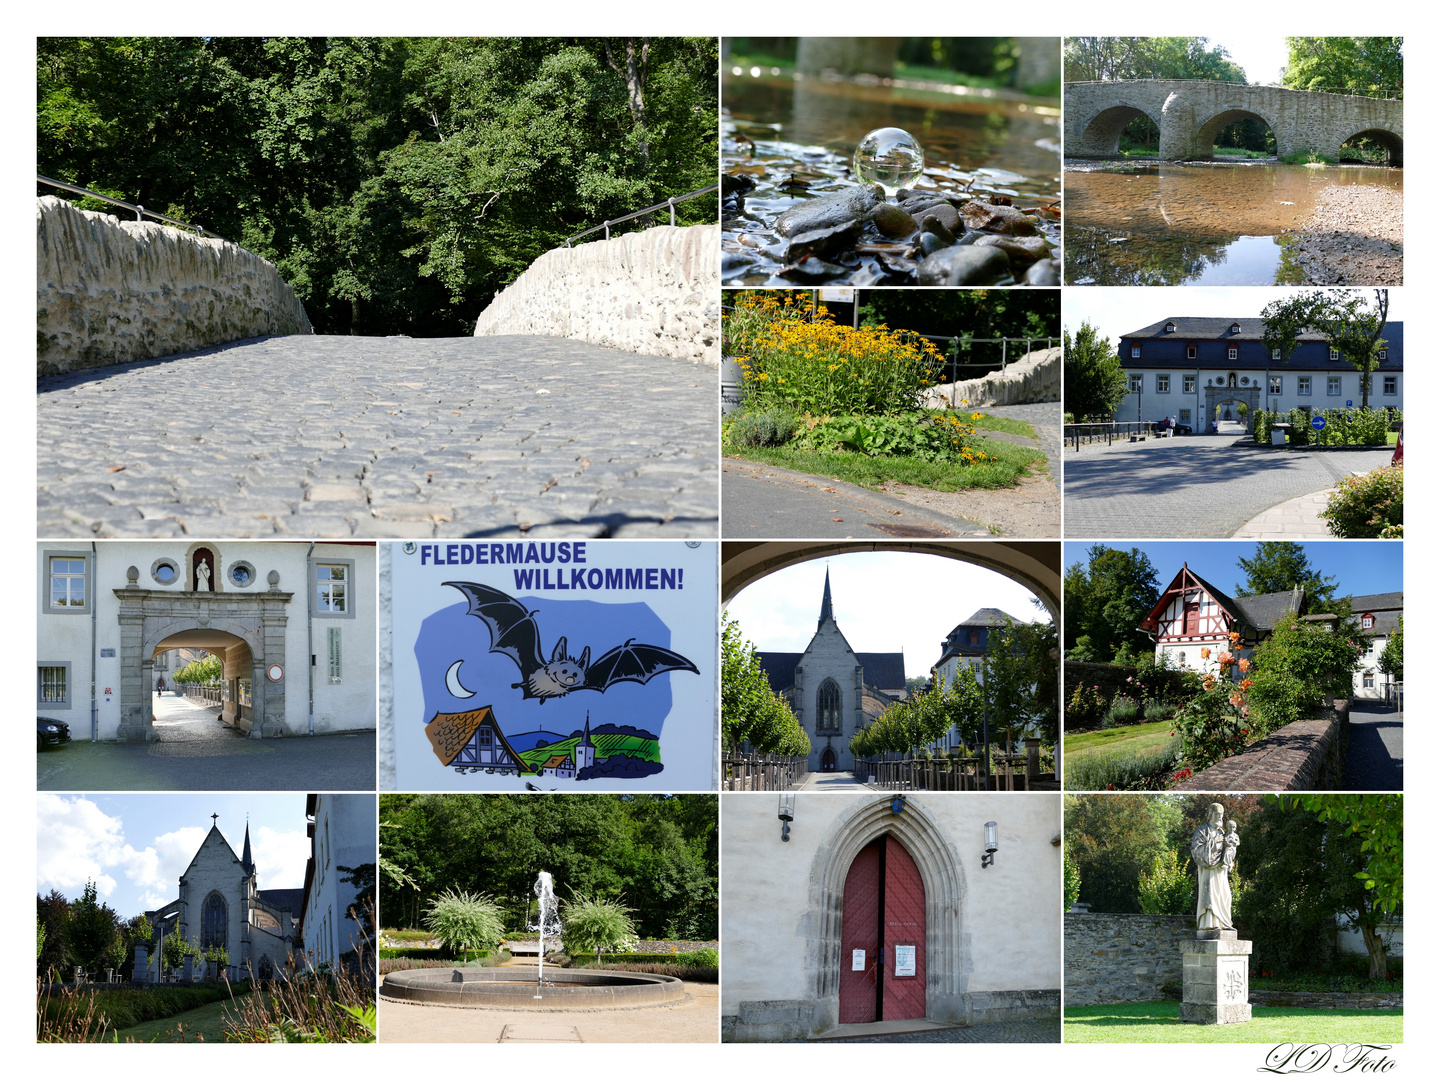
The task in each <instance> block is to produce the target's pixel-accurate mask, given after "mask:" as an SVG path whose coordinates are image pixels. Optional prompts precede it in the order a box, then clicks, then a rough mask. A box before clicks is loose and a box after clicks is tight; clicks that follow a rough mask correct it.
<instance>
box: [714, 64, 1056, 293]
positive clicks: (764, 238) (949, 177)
mask: <svg viewBox="0 0 1440 1080" xmlns="http://www.w3.org/2000/svg"><path fill="white" fill-rule="evenodd" d="M721 93H722V98H721V103H722V106H723V110H722V125H721V130H722V140H721V163H722V167H723V168H724V171H725V172H727V173H732V174H741V175H745V176H748V177H749V178H750V179H752V180H754V181H755V183H756V186H755V188H754V189H753V190H752V191H750V192H749V193H748V194H747V196H746V198H745V204H744V207H745V212H746V216H745V217H736V218H730V217H727V218H726V219H725V220H724V221H723V223H722V245H723V250H724V251H726V252H727V253H728V254H729V256H730V257H729V258H728V259H727V260H726V264H727V269H726V271H725V274H724V278H725V283H726V284H727V285H766V284H776V285H779V284H793V282H787V281H785V280H783V279H780V278H777V277H776V276H775V275H776V274H777V273H778V271H779V270H780V269H781V263H780V262H779V261H778V260H776V259H775V258H774V257H773V256H772V254H771V253H770V252H769V251H768V250H767V245H768V244H769V242H770V241H771V240H773V236H772V234H771V233H770V230H769V225H770V223H772V222H773V221H774V219H775V218H776V217H778V216H779V215H780V214H781V213H782V212H783V211H785V210H787V209H789V208H790V207H791V206H794V205H795V204H796V203H798V202H800V201H802V200H804V199H806V198H812V197H814V196H817V195H823V194H826V193H829V192H832V191H839V190H841V189H843V188H846V187H849V186H851V185H853V184H854V183H855V182H856V181H855V178H854V176H853V175H852V174H851V168H850V159H851V156H852V155H853V154H854V151H855V144H856V143H858V142H859V141H860V139H861V138H862V137H863V136H864V135H865V134H866V133H867V132H869V131H872V130H874V129H875V128H881V127H899V128H904V129H905V130H906V131H908V132H910V134H911V135H913V136H914V137H915V138H916V139H917V140H919V142H920V144H921V145H922V146H923V147H924V148H925V173H924V175H923V177H922V178H921V179H920V180H919V181H917V182H916V183H915V184H914V185H913V186H914V187H915V189H916V190H922V189H925V188H934V189H938V190H941V191H962V190H963V191H968V192H970V193H972V194H976V195H982V196H984V195H1000V196H1006V197H1009V198H1012V199H1014V203H1015V205H1016V206H1017V207H1021V206H1036V205H1041V204H1044V203H1058V201H1059V198H1060V156H1059V151H1060V126H1059V120H1060V110H1059V106H1058V103H1055V102H1049V101H1043V100H1038V99H1021V98H1018V97H1016V96H1014V95H1000V94H994V93H988V94H987V93H985V92H980V91H971V92H968V93H957V92H946V91H941V90H930V89H924V88H918V87H917V88H910V87H899V86H893V85H884V84H882V83H879V82H876V83H874V84H867V83H864V82H859V81H856V80H832V79H816V78H811V79H795V78H792V77H791V76H789V75H786V74H778V75H777V74H772V73H770V72H769V71H768V70H765V71H761V72H759V73H758V74H755V75H752V74H750V73H749V72H748V71H747V72H745V73H743V74H740V75H736V74H735V73H734V72H733V70H731V69H727V70H726V73H725V78H724V82H723V85H722V91H721ZM1042 232H1046V233H1047V235H1051V236H1052V239H1053V240H1054V241H1055V242H1056V243H1057V244H1058V242H1059V239H1060V236H1059V225H1058V222H1057V223H1055V224H1053V226H1052V225H1051V224H1049V223H1045V224H1044V226H1043V227H1042ZM844 283H845V282H844V280H837V281H832V282H827V284H844Z"/></svg>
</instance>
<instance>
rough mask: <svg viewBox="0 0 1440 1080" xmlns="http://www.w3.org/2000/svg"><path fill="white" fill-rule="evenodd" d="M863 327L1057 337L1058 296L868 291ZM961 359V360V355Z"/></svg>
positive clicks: (1003, 292)
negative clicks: (882, 324)
mask: <svg viewBox="0 0 1440 1080" xmlns="http://www.w3.org/2000/svg"><path fill="white" fill-rule="evenodd" d="M862 296H863V301H862V303H861V305H860V316H861V319H860V321H861V324H862V325H864V326H878V325H879V324H881V323H884V324H885V325H886V326H890V327H903V328H905V329H906V330H914V331H915V332H916V333H919V334H934V335H937V336H942V337H958V338H965V339H971V338H1001V337H1012V338H1014V337H1032V338H1040V337H1058V336H1059V334H1060V298H1059V297H1057V296H1053V295H1045V296H1029V295H1027V294H1024V293H1023V292H1022V291H1016V290H1014V289H953V290H945V291H944V292H942V293H937V292H936V291H935V290H925V289H866V290H865V291H864V293H863V294H862ZM962 358H963V357H962Z"/></svg>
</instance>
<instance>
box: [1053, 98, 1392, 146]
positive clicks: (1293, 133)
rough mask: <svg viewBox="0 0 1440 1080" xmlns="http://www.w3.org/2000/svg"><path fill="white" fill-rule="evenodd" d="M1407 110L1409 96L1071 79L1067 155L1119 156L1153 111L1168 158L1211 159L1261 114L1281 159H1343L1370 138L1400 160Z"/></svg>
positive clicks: (1067, 100) (1066, 132)
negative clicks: (1222, 138)
mask: <svg viewBox="0 0 1440 1080" xmlns="http://www.w3.org/2000/svg"><path fill="white" fill-rule="evenodd" d="M1404 108H1405V103H1404V102H1403V101H1387V100H1384V99H1379V98H1368V97H1357V96H1351V95H1347V94H1320V93H1315V92H1314V91H1309V90H1285V89H1282V88H1281V87H1278V86H1243V85H1240V84H1238V83H1224V82H1210V81H1204V80H1183V79H1133V80H1126V81H1116V82H1077V83H1066V84H1065V156H1066V157H1081V158H1084V157H1112V156H1114V155H1116V154H1118V153H1119V148H1120V133H1121V132H1122V131H1124V130H1125V125H1126V124H1128V123H1129V122H1130V121H1131V120H1133V119H1134V118H1135V117H1137V116H1148V117H1149V118H1150V119H1151V120H1153V121H1154V122H1155V125H1156V127H1158V128H1159V129H1160V153H1159V157H1160V159H1161V160H1162V161H1193V160H1204V159H1208V158H1210V157H1212V156H1213V153H1214V151H1213V147H1214V145H1215V138H1216V136H1217V135H1219V134H1220V132H1221V131H1223V130H1224V129H1225V128H1226V127H1228V126H1229V125H1231V124H1233V123H1235V122H1236V121H1238V120H1246V119H1250V118H1254V119H1257V120H1260V121H1261V122H1263V123H1264V124H1266V125H1267V126H1268V127H1269V128H1270V130H1271V131H1273V132H1274V133H1275V149H1276V153H1277V154H1278V155H1279V156H1280V157H1285V156H1287V155H1289V154H1293V153H1299V152H1302V151H1306V150H1313V151H1316V152H1318V153H1321V154H1325V155H1327V156H1329V157H1331V158H1335V157H1338V156H1339V152H1340V147H1341V146H1342V145H1343V144H1344V143H1346V142H1348V141H1349V140H1350V139H1353V138H1355V136H1357V135H1365V136H1367V137H1369V138H1371V139H1374V140H1375V141H1376V142H1378V143H1380V144H1381V145H1382V146H1384V147H1385V149H1386V150H1387V151H1388V152H1389V160H1390V164H1391V165H1399V164H1401V157H1402V154H1401V150H1402V146H1403V142H1404V135H1405V130H1404Z"/></svg>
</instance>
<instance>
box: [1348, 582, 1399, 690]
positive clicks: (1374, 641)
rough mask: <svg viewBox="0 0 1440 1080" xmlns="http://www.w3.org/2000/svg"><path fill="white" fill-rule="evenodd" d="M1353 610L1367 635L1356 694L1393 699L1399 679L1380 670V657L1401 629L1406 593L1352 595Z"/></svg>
mask: <svg viewBox="0 0 1440 1080" xmlns="http://www.w3.org/2000/svg"><path fill="white" fill-rule="evenodd" d="M1350 612H1351V614H1352V615H1354V616H1355V618H1356V619H1357V620H1358V621H1359V623H1360V630H1361V632H1362V633H1363V634H1364V635H1365V651H1364V652H1363V653H1362V654H1361V656H1360V670H1358V671H1357V672H1355V689H1354V696H1355V697H1357V698H1365V699H1369V700H1377V701H1390V700H1393V698H1394V692H1395V690H1394V688H1395V683H1396V680H1395V679H1394V678H1392V677H1391V676H1389V675H1386V674H1385V673H1384V672H1383V671H1381V670H1380V656H1381V654H1382V653H1384V651H1385V646H1386V644H1387V643H1388V642H1389V640H1390V639H1391V638H1392V637H1394V636H1395V634H1396V633H1397V632H1398V631H1399V629H1400V620H1401V618H1402V617H1403V616H1404V615H1405V594H1404V593H1403V592H1389V593H1374V594H1371V595H1369V596H1352V597H1351V598H1350Z"/></svg>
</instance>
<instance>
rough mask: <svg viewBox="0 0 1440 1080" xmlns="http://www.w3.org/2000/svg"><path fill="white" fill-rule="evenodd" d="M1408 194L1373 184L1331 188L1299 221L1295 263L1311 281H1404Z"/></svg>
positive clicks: (1334, 282)
mask: <svg viewBox="0 0 1440 1080" xmlns="http://www.w3.org/2000/svg"><path fill="white" fill-rule="evenodd" d="M1403 209H1404V196H1403V194H1402V193H1401V192H1400V191H1398V190H1397V189H1395V188H1389V187H1375V186H1370V185H1346V186H1344V187H1329V188H1326V189H1324V190H1323V191H1321V192H1320V194H1319V195H1318V196H1316V200H1315V209H1314V210H1313V211H1311V213H1310V215H1309V217H1307V218H1306V219H1305V220H1304V221H1303V222H1301V224H1300V228H1299V230H1298V232H1297V236H1298V239H1297V241H1296V244H1295V253H1296V254H1295V261H1296V263H1297V264H1298V265H1299V266H1300V267H1301V269H1302V270H1303V271H1304V273H1305V283H1306V284H1309V285H1399V284H1401V283H1402V278H1403V276H1404V275H1403V271H1404V239H1405V221H1404V213H1403Z"/></svg>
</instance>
